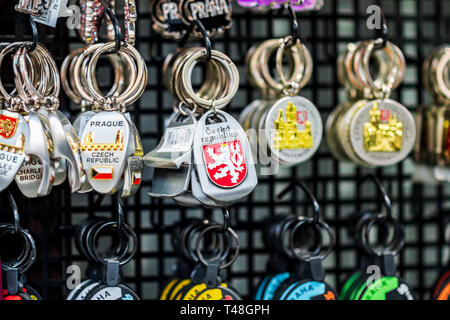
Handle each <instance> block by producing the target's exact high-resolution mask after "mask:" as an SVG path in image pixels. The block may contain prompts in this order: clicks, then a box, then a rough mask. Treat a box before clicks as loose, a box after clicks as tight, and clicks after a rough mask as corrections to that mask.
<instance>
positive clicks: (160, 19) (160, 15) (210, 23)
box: [151, 0, 232, 40]
mask: <svg viewBox="0 0 450 320" xmlns="http://www.w3.org/2000/svg"><path fill="white" fill-rule="evenodd" d="M231 11H232V7H231V2H230V0H220V1H208V0H200V1H193V0H175V1H174V0H155V1H153V2H152V10H151V17H152V22H153V30H154V31H156V32H157V33H159V34H161V35H162V36H163V37H165V38H169V39H173V40H182V39H184V38H186V37H187V38H189V39H190V40H194V39H201V38H202V37H203V36H202V33H201V31H200V30H198V29H196V28H193V26H194V22H195V21H199V22H200V23H201V24H202V25H203V26H204V30H205V32H206V34H207V35H208V37H211V38H212V37H213V36H214V35H216V34H222V33H224V31H225V30H226V29H229V28H230V27H231Z"/></svg>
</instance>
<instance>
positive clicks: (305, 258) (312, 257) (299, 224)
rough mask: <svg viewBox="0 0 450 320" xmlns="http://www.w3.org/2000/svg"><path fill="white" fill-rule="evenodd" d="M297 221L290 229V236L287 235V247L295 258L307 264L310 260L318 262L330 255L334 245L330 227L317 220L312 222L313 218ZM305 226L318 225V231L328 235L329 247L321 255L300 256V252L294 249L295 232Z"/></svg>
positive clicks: (334, 240)
mask: <svg viewBox="0 0 450 320" xmlns="http://www.w3.org/2000/svg"><path fill="white" fill-rule="evenodd" d="M297 219H298V221H297V223H296V224H295V226H294V227H293V228H292V230H291V234H290V235H289V247H290V249H291V250H292V252H293V253H294V256H295V258H297V259H299V260H302V261H306V262H309V261H311V260H315V259H320V260H322V261H323V260H325V259H326V257H328V255H329V254H330V253H331V250H332V249H333V247H334V246H335V244H336V237H335V235H334V231H333V230H332V229H331V227H330V226H329V225H328V224H327V223H325V222H324V221H323V220H320V219H319V220H318V221H317V222H316V221H314V218H306V217H298V218H297ZM306 224H311V225H314V224H315V225H318V226H319V227H320V229H324V230H325V231H326V232H327V234H328V238H329V242H330V243H329V245H328V248H327V249H326V250H324V251H323V252H322V253H317V254H314V253H313V254H307V255H305V254H301V253H300V251H297V250H296V248H295V242H294V235H295V233H296V232H297V230H299V229H300V228H301V227H302V226H304V225H306Z"/></svg>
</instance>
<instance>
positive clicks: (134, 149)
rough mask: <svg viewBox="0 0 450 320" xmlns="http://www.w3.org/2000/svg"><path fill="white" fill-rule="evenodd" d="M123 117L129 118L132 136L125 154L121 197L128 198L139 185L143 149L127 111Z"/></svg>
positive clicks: (134, 192) (142, 164) (142, 165)
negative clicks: (125, 161)
mask: <svg viewBox="0 0 450 320" xmlns="http://www.w3.org/2000/svg"><path fill="white" fill-rule="evenodd" d="M125 117H126V118H127V119H129V122H130V127H131V129H132V130H131V132H132V137H130V144H129V146H128V149H129V154H128V155H127V163H126V165H125V168H124V171H123V186H122V192H121V197H122V198H128V197H131V196H133V195H135V194H136V192H137V191H138V190H139V186H140V185H141V181H142V170H143V169H144V162H143V160H142V156H143V155H144V149H143V148H142V142H141V137H140V136H139V132H138V130H137V128H136V126H135V124H134V123H133V122H132V121H131V118H130V117H129V113H126V114H125Z"/></svg>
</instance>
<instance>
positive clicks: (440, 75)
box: [435, 47, 450, 99]
mask: <svg viewBox="0 0 450 320" xmlns="http://www.w3.org/2000/svg"><path fill="white" fill-rule="evenodd" d="M449 64H450V48H448V47H447V48H445V50H444V54H443V55H442V56H441V57H440V59H439V62H438V64H437V66H436V72H435V80H436V84H437V87H438V88H439V91H440V93H441V94H442V95H443V96H444V97H445V98H446V99H450V87H449V80H448V78H447V77H448V73H447V72H448V66H449ZM446 70H447V72H446ZM446 76H447V77H446Z"/></svg>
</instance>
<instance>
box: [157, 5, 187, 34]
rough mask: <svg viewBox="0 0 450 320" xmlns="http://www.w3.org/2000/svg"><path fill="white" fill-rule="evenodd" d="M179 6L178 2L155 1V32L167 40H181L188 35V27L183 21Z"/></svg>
mask: <svg viewBox="0 0 450 320" xmlns="http://www.w3.org/2000/svg"><path fill="white" fill-rule="evenodd" d="M178 4H179V1H178V0H155V1H153V4H152V10H151V16H152V21H153V30H155V31H156V32H158V33H159V34H161V35H162V36H163V37H165V38H170V39H174V40H180V39H182V38H183V37H184V36H185V35H186V32H187V29H188V26H187V25H186V24H185V23H184V22H183V21H182V20H181V16H180V12H179V8H178Z"/></svg>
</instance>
